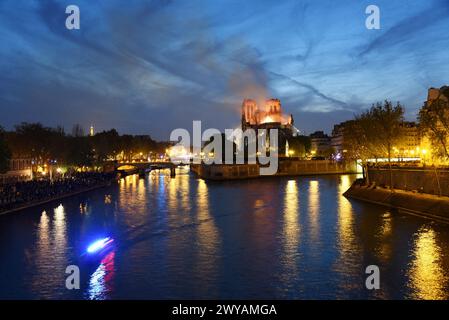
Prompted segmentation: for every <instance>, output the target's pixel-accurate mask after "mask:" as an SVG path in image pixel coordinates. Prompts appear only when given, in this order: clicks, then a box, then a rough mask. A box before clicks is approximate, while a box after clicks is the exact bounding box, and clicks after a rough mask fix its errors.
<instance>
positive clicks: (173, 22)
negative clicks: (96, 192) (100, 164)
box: [0, 0, 449, 140]
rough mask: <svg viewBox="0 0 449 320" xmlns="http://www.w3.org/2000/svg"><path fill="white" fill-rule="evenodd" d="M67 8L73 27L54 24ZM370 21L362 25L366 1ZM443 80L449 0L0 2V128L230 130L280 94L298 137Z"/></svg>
mask: <svg viewBox="0 0 449 320" xmlns="http://www.w3.org/2000/svg"><path fill="white" fill-rule="evenodd" d="M69 4H76V5H78V6H79V8H80V11H81V29H80V30H67V29H66V28H65V18H66V16H67V15H66V14H65V7H66V6H67V5H69ZM370 4H375V5H377V6H379V8H380V10H381V29H380V30H368V29H366V28H365V19H366V17H367V15H366V14H365V8H366V7H367V6H368V5H370ZM445 84H449V0H429V1H416V0H413V1H410V0H409V1H405V0H389V1H384V0H382V1H377V0H370V1H365V0H338V1H336V0H332V1H327V0H313V1H312V0H311V1H300V0H291V1H274V0H272V1H261V0H257V1H256V0H222V1H219V0H201V1H200V0H198V1H197V0H184V1H145V0H135V1H132V0H127V1H124V0H123V1H114V0H99V1H92V0H86V1H77V0H70V1H55V0H51V1H50V0H34V1H33V0H1V1H0V125H1V126H3V127H5V128H7V129H11V128H12V127H13V125H14V124H17V123H19V122H21V121H28V122H35V121H40V122H42V123H44V124H45V125H49V126H56V125H62V126H64V127H65V128H66V131H68V132H70V130H71V127H72V125H73V124H75V123H80V124H82V125H83V126H84V127H85V129H86V130H87V128H88V127H89V126H90V124H91V123H92V124H94V126H95V128H96V131H99V130H103V129H109V128H112V127H115V128H117V129H118V130H119V132H121V133H134V134H137V133H148V134H151V135H152V136H154V137H155V138H157V139H165V140H167V139H168V136H169V133H170V131H171V130H172V129H174V128H178V127H183V128H187V129H189V128H191V126H192V120H203V128H206V127H208V128H210V127H214V128H218V129H224V128H235V127H237V126H238V125H239V122H240V112H239V110H240V105H241V101H242V99H243V98H244V97H249V98H250V97H253V98H255V99H258V100H261V99H263V98H265V97H276V98H279V99H281V102H282V105H283V108H284V110H285V112H287V113H292V114H293V116H294V118H295V122H296V126H297V127H298V128H299V129H300V130H303V131H305V132H306V133H307V134H309V133H311V132H312V131H314V130H320V129H321V130H324V131H327V132H330V131H331V129H332V126H333V125H334V124H336V123H338V122H341V121H344V120H346V119H350V118H352V117H353V115H354V114H356V113H359V112H360V111H361V110H364V109H366V108H368V107H369V106H370V105H371V104H372V103H374V102H376V101H382V100H384V99H390V100H392V101H401V102H402V103H403V104H404V105H405V107H406V110H407V112H406V117H407V119H409V120H414V119H415V118H416V113H417V110H418V109H419V107H420V106H421V105H422V103H423V101H424V100H425V99H426V95H427V89H428V88H429V87H431V86H433V87H441V86H443V85H445Z"/></svg>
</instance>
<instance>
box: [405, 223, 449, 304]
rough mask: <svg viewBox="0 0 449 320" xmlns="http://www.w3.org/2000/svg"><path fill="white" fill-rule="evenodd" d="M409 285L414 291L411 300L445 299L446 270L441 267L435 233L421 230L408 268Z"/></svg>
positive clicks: (440, 250)
mask: <svg viewBox="0 0 449 320" xmlns="http://www.w3.org/2000/svg"><path fill="white" fill-rule="evenodd" d="M409 272H410V285H411V287H412V288H414V289H415V290H414V291H413V294H412V296H411V298H413V299H430V300H437V299H447V294H448V293H447V291H445V285H446V284H447V281H448V277H447V275H446V274H447V269H446V270H445V269H444V266H443V265H442V248H441V247H440V246H438V244H437V240H436V234H435V231H434V230H432V229H429V228H421V229H420V230H419V231H418V233H417V235H416V240H415V243H414V250H413V260H412V262H411V268H410V271H409Z"/></svg>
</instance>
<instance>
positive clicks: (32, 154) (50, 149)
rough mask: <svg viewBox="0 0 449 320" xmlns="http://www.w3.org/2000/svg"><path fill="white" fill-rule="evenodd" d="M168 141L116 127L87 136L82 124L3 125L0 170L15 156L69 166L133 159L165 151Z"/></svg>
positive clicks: (7, 165) (7, 166) (6, 168)
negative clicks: (7, 128)
mask: <svg viewBox="0 0 449 320" xmlns="http://www.w3.org/2000/svg"><path fill="white" fill-rule="evenodd" d="M167 146H168V143H165V142H157V141H155V140H153V139H152V138H151V137H150V136H148V135H128V134H124V135H120V134H119V133H118V132H117V131H116V130H115V129H111V130H108V131H103V132H99V133H97V134H95V135H93V136H87V135H85V134H84V131H83V129H82V127H81V126H80V125H75V126H74V127H73V129H72V132H71V133H70V134H67V133H66V132H65V131H64V129H63V128H62V127H56V128H50V127H45V126H43V125H42V124H40V123H21V124H19V125H16V126H15V128H14V130H13V131H5V130H4V129H3V128H1V127H0V173H4V172H6V171H8V169H9V160H10V159H11V158H19V159H20V158H25V159H26V158H28V159H34V160H35V161H36V162H37V163H47V162H48V161H55V162H57V163H60V164H63V165H67V166H93V165H96V164H101V163H103V162H104V161H106V160H108V159H111V158H113V159H117V158H120V159H123V160H125V161H129V160H132V159H133V157H135V156H136V155H137V154H142V155H143V156H146V155H148V154H150V153H151V152H152V153H155V154H158V153H164V152H165V149H166V148H167Z"/></svg>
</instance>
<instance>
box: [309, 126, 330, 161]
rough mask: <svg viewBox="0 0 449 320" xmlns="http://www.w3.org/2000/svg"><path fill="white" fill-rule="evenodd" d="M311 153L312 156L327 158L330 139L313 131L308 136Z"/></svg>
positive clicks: (322, 133)
mask: <svg viewBox="0 0 449 320" xmlns="http://www.w3.org/2000/svg"><path fill="white" fill-rule="evenodd" d="M310 143H311V152H312V155H314V156H329V155H330V154H329V153H330V151H331V138H330V137H329V136H328V135H327V134H325V133H324V132H323V131H315V132H314V133H312V134H311V135H310Z"/></svg>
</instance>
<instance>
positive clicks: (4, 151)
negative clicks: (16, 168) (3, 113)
mask: <svg viewBox="0 0 449 320" xmlns="http://www.w3.org/2000/svg"><path fill="white" fill-rule="evenodd" d="M10 160H11V151H10V149H9V147H8V145H7V144H6V138H5V131H4V130H3V128H2V127H0V173H6V172H7V171H8V170H9V161H10Z"/></svg>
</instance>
